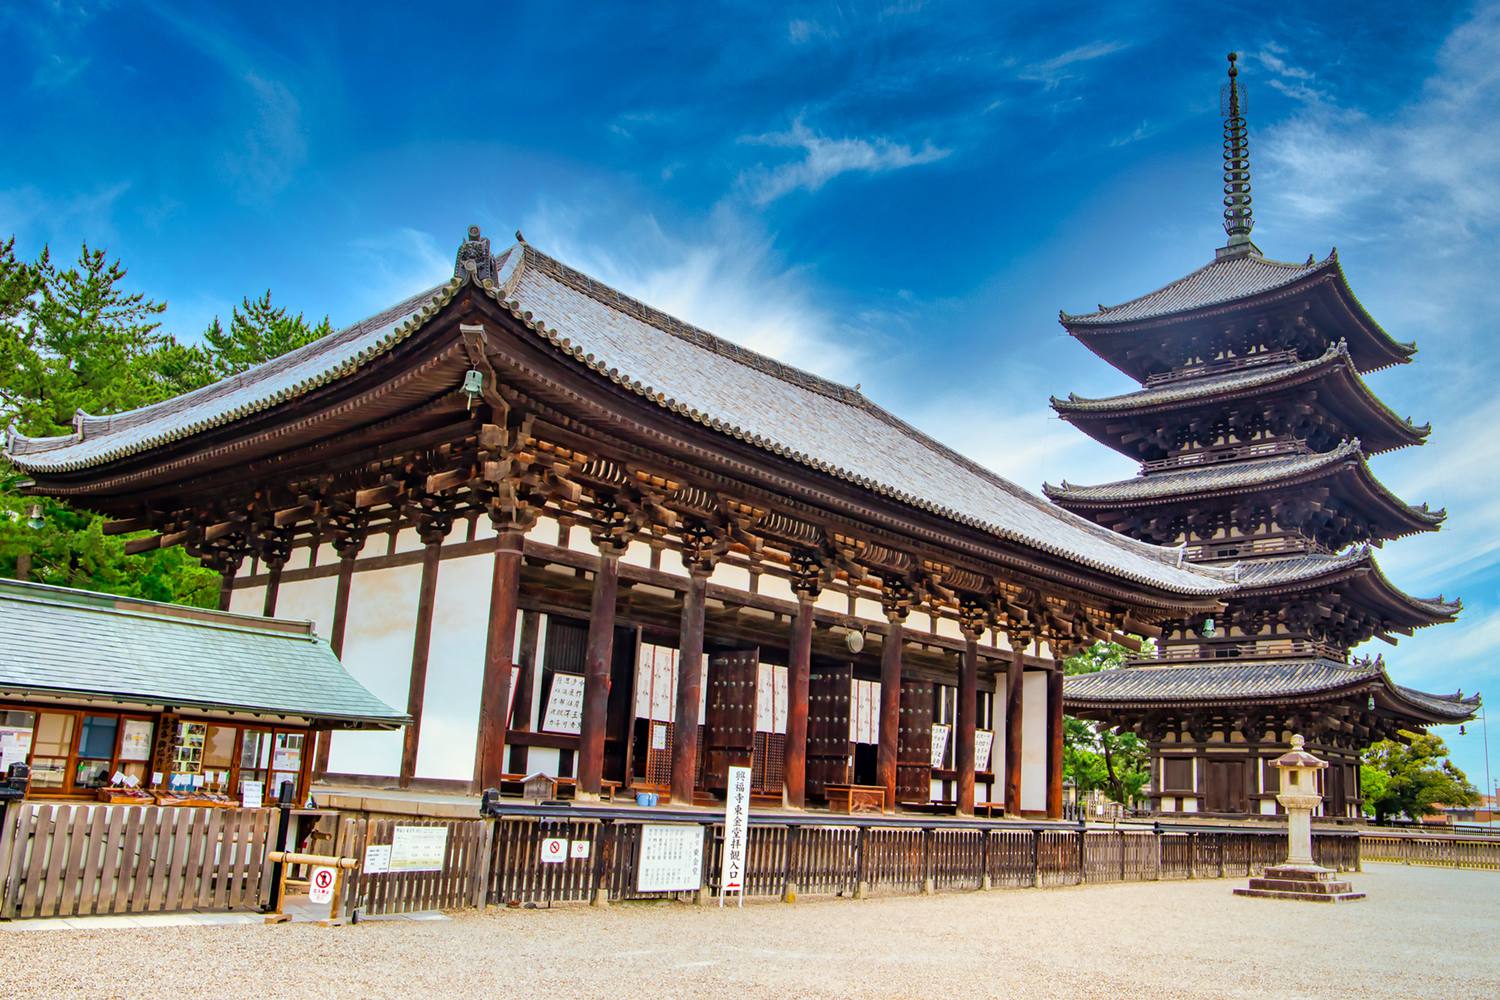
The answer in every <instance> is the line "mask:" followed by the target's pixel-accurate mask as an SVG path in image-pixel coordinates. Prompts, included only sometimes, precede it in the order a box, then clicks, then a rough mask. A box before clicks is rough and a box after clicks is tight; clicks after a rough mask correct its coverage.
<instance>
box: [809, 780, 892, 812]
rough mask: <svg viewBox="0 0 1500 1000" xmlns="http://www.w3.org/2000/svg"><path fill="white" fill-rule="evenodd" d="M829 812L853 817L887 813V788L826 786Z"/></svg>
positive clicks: (878, 786)
mask: <svg viewBox="0 0 1500 1000" xmlns="http://www.w3.org/2000/svg"><path fill="white" fill-rule="evenodd" d="M823 792H824V794H825V795H827V796H828V811H829V812H835V813H842V814H844V815H846V816H853V815H855V814H857V813H883V812H885V788H884V786H881V785H826V786H824V789H823Z"/></svg>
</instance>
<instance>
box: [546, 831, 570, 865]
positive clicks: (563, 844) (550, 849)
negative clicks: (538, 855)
mask: <svg viewBox="0 0 1500 1000" xmlns="http://www.w3.org/2000/svg"><path fill="white" fill-rule="evenodd" d="M566 860H568V838H567V837H543V838H542V864H544V865H560V864H562V863H563V862H564V861H566Z"/></svg>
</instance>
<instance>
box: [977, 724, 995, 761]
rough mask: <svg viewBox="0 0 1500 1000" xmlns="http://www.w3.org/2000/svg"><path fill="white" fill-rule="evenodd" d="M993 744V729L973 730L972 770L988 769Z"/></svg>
mask: <svg viewBox="0 0 1500 1000" xmlns="http://www.w3.org/2000/svg"><path fill="white" fill-rule="evenodd" d="M994 746H995V732H994V730H992V729H976V730H974V770H976V771H988V770H989V769H990V750H991V749H993V748H994Z"/></svg>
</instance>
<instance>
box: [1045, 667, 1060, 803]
mask: <svg viewBox="0 0 1500 1000" xmlns="http://www.w3.org/2000/svg"><path fill="white" fill-rule="evenodd" d="M1062 807H1063V672H1062V664H1060V663H1059V664H1058V666H1057V669H1056V670H1053V671H1051V672H1049V673H1048V674H1047V818H1048V819H1062Z"/></svg>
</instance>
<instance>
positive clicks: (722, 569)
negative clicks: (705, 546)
mask: <svg viewBox="0 0 1500 1000" xmlns="http://www.w3.org/2000/svg"><path fill="white" fill-rule="evenodd" d="M708 580H709V582H710V583H715V584H718V585H719V586H721V587H733V588H734V589H735V590H745V591H748V590H749V589H750V570H749V569H748V568H746V567H744V566H734V565H731V564H730V563H727V562H721V563H719V564H718V565H717V566H715V567H714V571H713V574H712V575H711V576H710V577H709V578H708Z"/></svg>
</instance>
